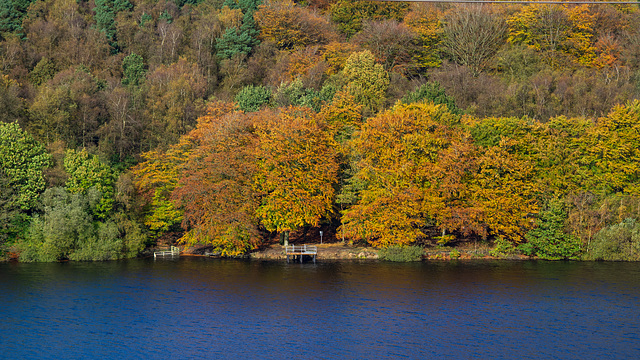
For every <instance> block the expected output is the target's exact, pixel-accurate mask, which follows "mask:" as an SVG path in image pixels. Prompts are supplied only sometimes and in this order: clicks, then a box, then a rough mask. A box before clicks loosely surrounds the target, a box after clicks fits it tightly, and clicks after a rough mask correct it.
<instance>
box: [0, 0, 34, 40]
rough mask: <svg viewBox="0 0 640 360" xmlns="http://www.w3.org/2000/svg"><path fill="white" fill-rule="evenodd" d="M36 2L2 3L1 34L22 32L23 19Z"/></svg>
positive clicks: (7, 1)
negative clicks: (30, 6)
mask: <svg viewBox="0 0 640 360" xmlns="http://www.w3.org/2000/svg"><path fill="white" fill-rule="evenodd" d="M33 1H34V0H3V1H0V34H1V33H5V32H6V33H11V32H17V31H18V32H19V31H21V30H22V18H23V17H24V16H25V15H26V14H27V9H28V8H29V5H31V3H32V2H33Z"/></svg>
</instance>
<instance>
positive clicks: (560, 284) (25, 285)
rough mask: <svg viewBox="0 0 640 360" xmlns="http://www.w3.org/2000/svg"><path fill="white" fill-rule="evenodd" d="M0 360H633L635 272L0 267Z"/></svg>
mask: <svg viewBox="0 0 640 360" xmlns="http://www.w3.org/2000/svg"><path fill="white" fill-rule="evenodd" d="M0 290H1V292H0V304H1V306H0V357H1V358H16V359H22V358H38V359H41V358H56V359H58V358H71V359H94V358H118V359H119V358H134V359H141V358H158V359H168V358H209V359H236V358H240V357H242V358H267V359H282V358H285V357H293V358H302V359H310V358H314V359H316V358H318V359H335V358H344V359H373V358H376V359H385V358H394V359H395V358H408V359H425V358H445V357H448V358H463V359H471V358H497V359H500V358H504V359H513V358H524V359H527V358H528V359H541V358H542V359H551V358H562V359H602V358H606V359H638V358H640V307H639V305H640V264H636V263H590V262H533V261H532V262H511V261H478V262H462V261H461V262H423V263H409V264H404V263H403V264H394V263H385V262H318V263H317V264H307V263H305V264H299V263H291V264H287V263H285V262H266V261H239V260H219V259H205V258H181V259H179V260H158V261H154V260H149V259H140V260H131V261H119V262H102V263H54V264H20V263H3V264H0Z"/></svg>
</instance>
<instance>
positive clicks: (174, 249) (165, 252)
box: [153, 246, 180, 259]
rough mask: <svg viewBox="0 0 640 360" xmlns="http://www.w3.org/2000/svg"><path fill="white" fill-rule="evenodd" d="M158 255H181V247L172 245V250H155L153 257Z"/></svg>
mask: <svg viewBox="0 0 640 360" xmlns="http://www.w3.org/2000/svg"><path fill="white" fill-rule="evenodd" d="M158 256H163V257H164V256H171V257H173V256H180V249H179V248H178V247H176V246H172V247H171V250H163V251H155V252H154V253H153V258H154V259H155V258H156V257H158Z"/></svg>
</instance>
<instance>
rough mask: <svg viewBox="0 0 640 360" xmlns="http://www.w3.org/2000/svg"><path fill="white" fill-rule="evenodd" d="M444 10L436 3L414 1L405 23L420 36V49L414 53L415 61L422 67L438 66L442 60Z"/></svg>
mask: <svg viewBox="0 0 640 360" xmlns="http://www.w3.org/2000/svg"><path fill="white" fill-rule="evenodd" d="M442 18H444V12H443V11H442V9H441V8H440V7H438V6H435V5H434V4H426V3H412V4H411V10H410V11H409V12H408V13H407V15H406V16H405V19H404V23H405V24H406V25H407V26H408V27H409V28H411V29H412V30H413V31H414V32H415V33H416V34H417V35H418V37H419V45H420V49H419V51H417V53H416V54H415V55H414V61H415V62H416V64H417V65H418V66H420V67H421V68H430V67H437V66H439V65H440V63H441V62H442V59H441V57H440V51H441V46H440V41H441V40H442V29H441V28H442V24H441V21H440V19H442Z"/></svg>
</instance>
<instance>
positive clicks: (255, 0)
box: [216, 0, 261, 59]
mask: <svg viewBox="0 0 640 360" xmlns="http://www.w3.org/2000/svg"><path fill="white" fill-rule="evenodd" d="M260 2H261V1H260V0H240V1H239V2H237V3H236V2H234V1H226V2H225V3H224V5H226V6H228V7H229V8H231V9H240V10H242V13H243V17H242V25H240V27H230V28H228V29H227V30H226V31H225V32H224V33H223V34H222V36H221V37H219V38H218V40H217V42H216V50H217V54H218V56H219V57H220V58H222V59H230V58H232V57H233V56H234V55H236V54H239V53H242V54H245V55H249V53H250V52H251V50H252V49H253V47H254V46H256V45H258V44H259V43H260V40H258V38H257V36H258V29H257V28H256V22H255V20H254V18H253V15H254V13H255V12H256V10H257V9H258V5H259V4H260Z"/></svg>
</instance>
